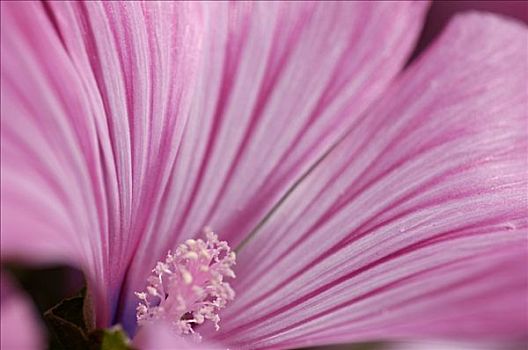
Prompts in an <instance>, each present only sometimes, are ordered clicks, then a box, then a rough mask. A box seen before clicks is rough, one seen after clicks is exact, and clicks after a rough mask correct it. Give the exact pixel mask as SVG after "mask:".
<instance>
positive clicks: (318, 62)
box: [125, 2, 427, 319]
mask: <svg viewBox="0 0 528 350" xmlns="http://www.w3.org/2000/svg"><path fill="white" fill-rule="evenodd" d="M204 7H205V8H204V23H205V24H206V27H205V28H204V38H203V52H202V53H201V54H202V57H203V60H202V61H201V66H200V69H199V71H198V73H199V77H198V85H197V88H196V89H197V90H196V95H195V96H194V98H193V109H192V111H191V115H190V117H189V120H188V124H187V126H186V129H185V133H184V138H183V143H182V146H181V148H180V150H179V153H178V156H177V158H176V162H175V163H174V173H173V176H172V178H171V183H170V186H169V187H168V188H167V192H166V193H164V199H163V202H162V205H161V206H160V208H162V211H161V212H160V215H159V221H158V222H157V223H156V225H155V226H154V227H152V228H150V229H149V231H147V232H145V235H144V240H143V245H142V246H141V247H140V251H139V252H138V254H137V257H136V259H135V264H134V265H133V267H132V268H131V269H132V270H134V271H135V274H134V276H131V281H130V284H129V288H130V289H129V292H128V293H127V295H129V296H131V297H132V298H131V300H130V302H129V304H128V306H127V307H126V308H125V309H126V310H129V311H130V312H132V311H133V310H134V308H133V306H134V305H135V303H136V302H137V301H136V300H135V298H133V294H132V293H131V291H133V290H138V289H142V288H143V285H144V283H145V281H144V278H145V276H146V275H147V274H148V271H149V269H151V268H152V267H153V266H154V264H155V263H156V261H157V260H159V259H161V258H162V257H163V255H164V254H165V253H166V252H167V250H168V249H171V248H174V246H175V245H176V244H177V243H178V240H180V241H181V240H183V239H184V238H188V237H190V236H193V235H197V234H199V233H200V232H201V231H202V228H203V227H204V226H206V225H207V226H211V227H212V228H213V229H214V230H215V232H217V233H218V234H219V236H220V237H221V238H222V239H225V240H228V241H229V243H230V245H231V246H234V245H236V244H237V243H238V242H240V241H241V240H242V239H243V237H244V236H245V235H247V233H248V232H249V231H251V230H252V229H253V228H254V227H255V226H257V224H258V223H259V222H260V221H261V220H262V219H263V218H264V217H265V215H266V214H267V213H268V212H269V211H270V209H271V208H272V206H273V205H275V204H276V203H277V202H278V201H279V200H280V198H281V197H282V196H283V195H285V193H286V192H287V191H288V189H289V188H290V187H291V186H292V185H293V183H294V182H295V181H296V180H298V179H299V178H300V177H301V175H302V174H303V173H304V172H305V171H307V169H308V168H309V167H310V166H311V165H312V164H313V163H314V162H316V160H317V159H318V158H319V157H321V156H322V154H323V153H324V152H325V151H326V150H327V149H328V148H329V147H330V146H331V145H332V144H334V143H335V142H336V140H337V139H338V138H339V137H341V136H342V135H343V133H344V131H345V130H346V129H347V128H348V127H349V126H350V125H351V124H352V123H353V122H354V120H355V119H356V118H357V117H358V116H359V115H360V113H361V112H362V111H364V110H365V109H366V108H367V106H368V105H369V104H370V103H371V102H372V101H373V100H374V99H375V98H376V97H377V96H379V94H380V93H381V92H382V91H383V90H384V88H385V87H386V86H387V85H388V83H389V82H390V81H391V79H392V78H393V77H394V76H395V75H396V74H397V73H398V71H399V70H400V69H401V67H402V65H403V64H404V62H405V59H406V57H407V55H408V54H409V52H410V50H411V49H412V45H413V43H414V40H415V38H416V36H417V33H418V31H419V29H420V25H421V19H422V16H423V14H424V12H425V9H426V7H427V3H423V2H420V3H414V2H389V3H383V2H335V3H330V2H324V3H323V2H265V3H259V2H254V3H243V2H232V3H228V2H217V3H214V2H213V3H204ZM345 101H352V103H353V104H354V106H353V107H354V108H352V106H351V105H348V106H346V105H345V104H344V102H345ZM348 107H350V108H348ZM178 235H179V236H178ZM178 238H179V239H178ZM153 252H155V253H154V254H153ZM138 271H143V272H141V273H139V272H138ZM134 277H135V278H136V279H135V280H134ZM126 318H127V319H130V317H126Z"/></svg>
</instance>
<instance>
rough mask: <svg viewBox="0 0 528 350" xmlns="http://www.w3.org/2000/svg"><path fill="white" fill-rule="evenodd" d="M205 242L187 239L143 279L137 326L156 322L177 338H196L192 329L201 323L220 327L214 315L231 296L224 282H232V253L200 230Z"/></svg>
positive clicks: (233, 260)
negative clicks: (209, 323) (165, 324)
mask: <svg viewBox="0 0 528 350" xmlns="http://www.w3.org/2000/svg"><path fill="white" fill-rule="evenodd" d="M204 232H205V235H206V239H207V241H206V242H204V241H203V240H201V239H197V240H194V239H188V240H187V241H185V243H183V244H180V245H179V246H178V248H176V251H175V252H174V253H171V252H170V251H169V252H168V253H167V257H166V258H165V261H159V262H158V263H157V264H156V267H155V268H154V269H153V270H152V275H151V276H150V277H149V278H148V279H147V282H148V286H147V288H146V291H145V292H136V296H137V297H138V298H139V299H140V302H139V304H138V306H137V308H136V317H137V323H138V325H139V326H143V325H147V324H150V323H154V322H157V321H163V322H166V323H167V324H169V325H170V327H171V328H172V329H173V331H174V332H175V333H176V334H178V335H182V336H183V335H188V334H192V335H193V336H194V337H195V338H197V339H200V336H199V335H198V334H197V333H196V332H195V330H194V329H193V328H194V327H195V326H197V325H200V324H202V323H204V321H205V320H211V321H213V322H214V324H215V327H216V330H218V329H219V328H220V327H219V326H218V322H219V321H220V317H219V316H218V312H219V311H220V309H222V308H224V307H225V306H226V304H227V302H228V301H231V300H233V299H234V297H235V292H234V291H233V289H232V288H231V286H230V285H229V283H227V282H224V277H230V278H234V277H235V273H234V272H233V270H232V266H233V265H234V264H235V260H236V257H235V252H232V251H231V248H229V245H228V244H227V242H225V241H219V240H218V237H217V235H216V234H214V233H213V231H211V230H210V229H207V228H206V229H205V230H204Z"/></svg>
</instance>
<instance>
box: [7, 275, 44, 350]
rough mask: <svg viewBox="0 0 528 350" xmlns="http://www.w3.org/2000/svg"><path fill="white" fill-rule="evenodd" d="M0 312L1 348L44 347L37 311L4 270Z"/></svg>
mask: <svg viewBox="0 0 528 350" xmlns="http://www.w3.org/2000/svg"><path fill="white" fill-rule="evenodd" d="M0 287H1V290H2V296H1V306H2V307H1V308H0V310H1V312H0V327H1V330H0V332H1V333H2V336H1V337H0V348H2V349H4V350H19V349H24V350H36V349H44V346H45V339H44V335H43V332H42V328H41V325H40V324H39V321H38V320H37V317H38V316H37V313H36V312H35V310H33V307H32V305H31V304H30V301H29V300H28V298H27V297H26V296H25V295H23V294H22V293H21V292H19V291H18V290H15V287H14V285H13V284H12V282H11V281H10V280H9V279H8V278H7V276H5V275H4V273H3V272H2V280H1V286H0Z"/></svg>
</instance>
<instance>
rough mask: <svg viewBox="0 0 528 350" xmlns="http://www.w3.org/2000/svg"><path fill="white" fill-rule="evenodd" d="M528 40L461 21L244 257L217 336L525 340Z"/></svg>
mask: <svg viewBox="0 0 528 350" xmlns="http://www.w3.org/2000/svg"><path fill="white" fill-rule="evenodd" d="M527 45H528V40H527V30H526V28H525V27H524V26H521V25H519V24H518V23H514V22H509V21H507V20H504V19H501V18H498V17H495V16H491V15H478V14H474V15H465V16H460V17H458V18H457V19H455V20H454V21H453V23H452V24H451V25H450V26H449V28H448V29H447V31H446V32H445V33H444V34H443V36H442V38H441V39H440V40H439V41H438V42H436V43H435V45H434V47H433V48H431V50H430V51H428V52H427V53H426V54H425V56H423V57H422V58H421V59H420V60H419V61H418V62H416V63H415V64H414V65H413V66H411V67H410V68H409V70H408V71H407V72H406V73H405V74H404V75H403V76H402V77H401V79H399V80H398V81H397V83H395V84H394V85H393V86H392V87H391V89H390V90H389V91H388V92H387V93H386V94H385V95H384V97H383V98H382V99H381V101H380V102H379V103H378V104H377V105H376V106H375V107H374V108H373V109H372V110H370V111H369V112H368V113H367V114H366V115H365V116H364V118H362V119H361V120H358V121H357V123H356V125H355V126H354V128H353V129H352V131H351V132H350V133H349V134H348V135H347V137H346V139H345V140H344V141H343V142H342V143H340V144H339V145H338V146H337V148H336V149H334V150H333V151H332V152H331V153H330V154H329V155H328V156H327V157H326V158H325V159H324V160H323V161H322V162H321V163H320V164H319V165H318V166H317V167H316V168H315V169H314V170H313V171H312V172H311V173H310V174H309V175H308V176H307V178H306V179H305V180H304V181H302V182H301V183H300V185H299V186H298V187H297V188H295V189H294V191H293V192H292V194H291V195H290V196H289V197H288V198H287V199H286V201H285V202H284V203H283V205H282V206H281V207H279V208H278V210H277V211H276V213H274V215H273V216H271V218H270V219H269V220H268V221H267V222H266V223H265V224H264V225H263V227H262V228H261V229H260V230H259V231H257V233H256V235H255V236H254V237H253V238H252V239H251V240H250V241H249V242H248V244H247V245H246V246H245V247H244V248H243V249H242V250H241V252H240V254H239V257H238V261H237V266H238V270H237V275H238V278H237V280H236V281H235V283H234V288H235V290H236V291H237V299H236V300H235V302H234V304H233V305H232V306H230V307H229V308H227V309H226V310H225V312H224V313H223V314H222V315H221V317H222V328H221V329H220V333H219V334H218V335H217V337H216V338H215V339H219V340H221V341H226V342H228V344H230V345H232V346H241V347H243V348H275V347H298V346H301V345H310V344H325V343H332V342H350V341H364V340H370V339H379V338H382V339H397V338H401V337H404V338H405V337H428V336H450V337H461V338H464V337H465V338H478V339H485V338H509V337H518V336H525V335H526V331H527V329H526V325H527V322H528V319H527V317H528V316H527V313H526V308H527V307H528V305H527V298H526V295H527V292H528V280H527V279H528V274H527V273H526V272H527V271H526V261H527V259H528V250H527V248H526V247H527V243H528V242H527V230H528V222H527V220H528V219H527V217H526V212H527V198H528V196H527V188H528V187H527V182H528V179H527V177H526V174H527V170H528V164H527V162H528V159H527V158H526V154H527V151H528V145H527V143H528V135H527V134H528V130H527V128H526V126H527V122H528V115H527V113H528V108H527V107H528V106H527V103H528V89H526V82H527V80H526V74H527V69H528V67H527V66H528V60H527V59H526V58H527V53H528V48H527Z"/></svg>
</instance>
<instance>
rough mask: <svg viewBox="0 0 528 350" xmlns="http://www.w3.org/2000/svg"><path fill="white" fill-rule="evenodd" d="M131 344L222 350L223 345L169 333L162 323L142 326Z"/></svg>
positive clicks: (154, 349)
mask: <svg viewBox="0 0 528 350" xmlns="http://www.w3.org/2000/svg"><path fill="white" fill-rule="evenodd" d="M133 345H134V347H135V348H137V349H139V350H223V349H225V347H221V346H218V345H214V344H211V343H207V342H199V343H197V342H194V341H192V340H189V339H185V338H182V337H179V336H176V335H174V334H172V333H171V331H170V329H169V327H167V326H166V325H163V324H158V325H149V326H146V327H142V328H141V329H139V331H138V332H137V334H136V336H135V337H134V341H133Z"/></svg>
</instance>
